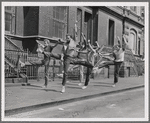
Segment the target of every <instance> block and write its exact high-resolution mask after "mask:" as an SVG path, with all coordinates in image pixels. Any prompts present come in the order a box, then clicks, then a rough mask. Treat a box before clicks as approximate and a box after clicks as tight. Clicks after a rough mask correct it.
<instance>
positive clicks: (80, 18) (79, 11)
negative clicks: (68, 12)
mask: <svg viewBox="0 0 150 123" xmlns="http://www.w3.org/2000/svg"><path fill="white" fill-rule="evenodd" d="M77 27H78V40H79V41H81V29H82V10H81V9H77Z"/></svg>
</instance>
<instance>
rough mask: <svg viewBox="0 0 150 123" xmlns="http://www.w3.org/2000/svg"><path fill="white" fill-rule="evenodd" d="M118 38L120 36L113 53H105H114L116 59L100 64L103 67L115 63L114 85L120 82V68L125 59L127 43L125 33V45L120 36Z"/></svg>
mask: <svg viewBox="0 0 150 123" xmlns="http://www.w3.org/2000/svg"><path fill="white" fill-rule="evenodd" d="M117 38H118V44H117V45H115V46H114V47H113V53H106V54H103V55H105V56H107V55H112V54H113V56H114V60H112V61H106V62H103V63H102V64H100V65H99V66H98V68H102V67H105V66H108V65H114V66H115V67H114V84H113V85H112V87H115V86H116V83H117V82H118V76H119V70H120V66H121V64H122V63H123V61H124V54H125V46H126V45H127V41H126V37H125V35H123V42H124V44H123V45H121V42H120V38H119V37H117Z"/></svg>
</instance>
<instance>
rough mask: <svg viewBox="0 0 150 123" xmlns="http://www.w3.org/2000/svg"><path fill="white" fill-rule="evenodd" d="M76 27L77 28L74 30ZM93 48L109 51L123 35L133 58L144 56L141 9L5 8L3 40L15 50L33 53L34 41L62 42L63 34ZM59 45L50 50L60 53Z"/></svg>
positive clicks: (117, 7) (90, 7)
mask: <svg viewBox="0 0 150 123" xmlns="http://www.w3.org/2000/svg"><path fill="white" fill-rule="evenodd" d="M75 26H77V28H75ZM76 31H77V40H78V41H79V42H80V41H82V40H83V38H82V36H81V33H84V35H85V37H86V38H87V39H89V40H90V41H91V43H92V44H93V45H95V41H98V43H99V45H100V46H102V45H105V46H109V47H112V46H113V45H114V44H117V36H119V37H120V39H121V42H122V35H123V34H125V35H126V37H127V41H128V48H129V49H131V50H132V52H133V54H134V56H136V57H139V58H140V57H143V56H144V7H143V6H130V7H129V6H123V7H122V6H66V7H65V6H6V7H5V36H7V37H8V38H10V39H11V40H12V41H13V42H14V43H15V44H16V45H17V46H18V47H21V48H22V49H23V50H26V49H28V50H29V51H30V52H32V53H36V49H37V43H36V40H37V39H39V40H41V41H42V40H43V39H45V38H48V39H50V40H51V41H52V42H55V40H56V39H58V38H60V39H62V40H65V38H66V34H67V33H70V34H72V36H75V35H74V34H75V32H76ZM60 49H61V45H59V46H57V47H56V49H54V52H56V53H60Z"/></svg>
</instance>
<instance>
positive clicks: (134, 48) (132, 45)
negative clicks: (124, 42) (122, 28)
mask: <svg viewBox="0 0 150 123" xmlns="http://www.w3.org/2000/svg"><path fill="white" fill-rule="evenodd" d="M129 47H130V49H131V50H132V52H133V53H134V54H138V43H137V33H136V31H135V30H130V42H129Z"/></svg>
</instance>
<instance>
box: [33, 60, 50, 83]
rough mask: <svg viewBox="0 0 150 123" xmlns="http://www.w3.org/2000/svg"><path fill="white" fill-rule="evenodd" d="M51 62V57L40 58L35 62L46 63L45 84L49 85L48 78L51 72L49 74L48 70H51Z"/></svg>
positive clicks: (37, 63)
mask: <svg viewBox="0 0 150 123" xmlns="http://www.w3.org/2000/svg"><path fill="white" fill-rule="evenodd" d="M49 63H50V58H46V59H44V60H40V61H37V62H35V64H36V65H44V67H45V70H44V73H45V77H44V78H45V84H44V85H45V86H47V85H48V80H49V79H48V78H49V74H48V70H49Z"/></svg>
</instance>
